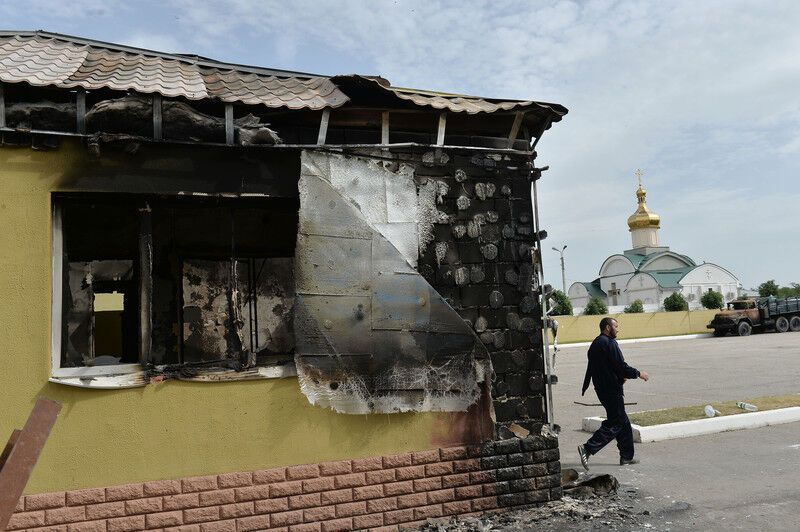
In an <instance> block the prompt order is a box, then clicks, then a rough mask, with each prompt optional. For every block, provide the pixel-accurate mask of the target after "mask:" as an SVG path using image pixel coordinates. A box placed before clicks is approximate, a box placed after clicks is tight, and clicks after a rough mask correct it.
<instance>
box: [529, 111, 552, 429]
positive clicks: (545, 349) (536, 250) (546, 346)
mask: <svg viewBox="0 0 800 532" xmlns="http://www.w3.org/2000/svg"><path fill="white" fill-rule="evenodd" d="M550 121H551V119H550V118H548V119H547V120H546V121H545V123H544V125H543V126H542V130H541V132H540V133H539V136H538V137H536V139H535V140H534V141H533V142H532V143H531V198H532V199H533V223H534V227H533V238H534V247H533V249H532V250H531V262H532V264H533V268H534V270H535V272H536V273H538V275H537V276H536V277H538V282H537V283H536V284H535V285H534V286H533V287H532V288H533V290H534V291H536V292H537V293H538V297H539V303H540V308H541V310H542V333H541V337H540V340H541V342H542V353H543V357H544V372H545V399H546V401H547V424H548V426H549V427H550V430H551V431H552V432H555V423H554V419H555V416H554V415H553V389H552V385H553V381H554V380H555V379H553V374H552V361H551V360H550V343H549V342H548V340H547V315H548V314H549V313H550V310H548V304H547V296H548V294H547V293H545V283H544V268H543V267H542V236H543V234H544V233H543V232H542V229H541V226H540V225H539V195H538V189H537V187H536V183H537V181H538V179H539V177H540V176H541V172H542V171H543V170H546V169H547V168H546V167H545V168H541V169H537V168H536V167H535V164H534V162H535V160H536V151H535V149H536V144H538V143H539V139H541V138H542V134H544V132H545V130H546V129H547V127H548V126H549V125H550Z"/></svg>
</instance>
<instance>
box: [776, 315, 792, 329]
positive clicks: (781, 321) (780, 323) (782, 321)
mask: <svg viewBox="0 0 800 532" xmlns="http://www.w3.org/2000/svg"><path fill="white" fill-rule="evenodd" d="M788 330H789V320H787V319H786V316H781V317H780V318H778V319H777V320H775V332H780V333H784V332H786V331H788Z"/></svg>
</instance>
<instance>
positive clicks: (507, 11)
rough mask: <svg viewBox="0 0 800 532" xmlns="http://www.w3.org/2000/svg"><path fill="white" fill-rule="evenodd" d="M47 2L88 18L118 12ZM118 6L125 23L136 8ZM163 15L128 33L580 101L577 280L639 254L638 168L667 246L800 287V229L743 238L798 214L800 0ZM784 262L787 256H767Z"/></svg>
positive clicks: (564, 235) (90, 3)
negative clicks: (634, 243)
mask: <svg viewBox="0 0 800 532" xmlns="http://www.w3.org/2000/svg"><path fill="white" fill-rule="evenodd" d="M28 4H30V2H25V5H28ZM20 5H23V4H22V3H20ZM32 5H34V7H36V6H39V7H38V8H37V9H40V11H41V10H42V9H44V8H43V7H42V6H47V8H51V7H52V9H53V11H54V12H58V13H60V16H63V17H67V16H73V17H74V16H76V15H75V13H76V12H80V11H81V10H83V11H84V12H85V11H86V10H87V9H89V10H91V9H93V8H96V7H97V6H105V5H107V4H106V3H105V2H100V0H76V1H74V2H71V3H66V4H61V3H57V2H53V1H45V0H34V1H33V3H32ZM111 5H112V6H113V7H112V9H111V11H108V13H110V15H109V16H112V15H114V13H115V11H114V10H117V11H119V10H120V9H123V8H122V7H121V5H120V4H111ZM0 6H6V3H3V4H0ZM75 6H78V7H77V8H76V7H75ZM151 6H156V4H155V3H152V4H151ZM136 7H137V8H138V9H139V10H141V11H146V9H145V8H144V7H142V6H141V5H138V4H137V6H136ZM2 9H5V7H0V13H2V12H3V11H2ZM98 9H99V8H98ZM130 9H134V8H130ZM158 12H159V13H161V14H162V16H161V19H168V20H169V24H166V25H162V26H160V27H150V26H151V25H156V26H157V24H155V22H157V20H156V21H154V20H153V19H152V18H150V17H144V18H142V19H141V20H140V21H139V22H138V23H136V24H138V25H134V26H132V25H131V24H134V23H132V22H129V21H128V20H125V19H124V18H123V19H120V17H119V16H117V24H118V25H119V26H122V27H123V28H124V29H123V30H119V29H118V31H117V34H121V35H129V36H130V37H129V38H128V42H132V43H136V44H138V45H142V46H147V47H156V48H168V49H177V48H178V44H180V45H182V46H180V51H181V52H190V51H193V52H195V53H198V54H201V55H207V56H210V57H221V58H225V59H227V60H231V61H237V62H250V63H257V64H261V65H264V66H272V67H279V68H289V69H297V70H305V71H321V72H330V73H350V72H359V73H368V74H382V75H384V76H385V77H387V78H388V79H390V80H391V81H392V82H394V83H395V84H397V85H403V86H412V87H413V86H417V87H421V88H426V89H440V90H447V91H451V92H465V93H471V94H480V95H486V96H492V97H510V98H525V99H527V98H535V99H540V100H545V101H555V102H559V103H563V104H564V105H566V106H567V107H568V108H569V109H570V114H569V115H567V116H566V117H565V119H564V121H563V122H561V123H558V124H556V125H555V126H554V127H553V129H552V130H551V131H549V132H548V133H547V134H546V135H545V137H544V139H543V140H542V142H541V143H540V144H539V148H538V151H539V153H540V154H541V157H540V160H539V163H540V164H549V165H550V166H551V168H552V169H551V171H550V172H548V173H546V174H545V176H544V178H543V179H542V181H541V191H542V207H543V220H544V224H545V225H546V228H547V229H548V231H549V234H550V236H551V239H552V240H553V241H555V243H560V242H563V243H567V244H568V245H569V248H568V259H567V274H568V276H569V277H571V278H575V279H581V280H590V279H592V278H593V277H594V276H595V275H596V273H597V269H598V268H599V265H600V263H601V262H602V260H603V259H604V258H605V257H606V256H608V255H609V254H611V253H613V252H617V251H620V250H621V249H625V248H627V247H629V245H630V237H629V234H628V232H627V227H626V225H625V221H626V219H627V216H628V215H629V214H630V213H631V212H632V211H633V209H634V208H635V198H634V195H633V192H634V189H635V178H634V177H633V171H634V170H635V169H636V168H637V167H642V168H644V169H645V171H646V175H645V181H646V185H647V187H648V190H649V193H650V194H649V199H650V203H651V204H652V205H653V206H654V208H656V210H657V211H658V212H660V213H661V214H662V219H663V227H664V229H663V230H662V239H663V241H664V242H665V243H666V244H668V245H670V246H672V247H674V248H676V249H677V250H679V251H681V250H683V251H686V252H687V253H688V252H689V250H697V253H699V254H700V255H702V257H701V258H704V259H706V260H714V261H716V262H719V263H720V264H721V265H723V266H725V267H728V268H729V269H731V270H732V271H733V272H735V273H739V274H740V275H741V276H742V278H743V279H742V280H743V281H744V282H745V284H747V285H752V284H758V283H759V282H761V281H762V280H764V279H767V278H772V277H775V278H777V279H778V280H779V281H781V282H783V283H788V282H790V281H793V280H794V281H796V280H797V278H796V277H795V275H796V273H795V272H796V270H795V268H794V267H793V266H792V264H795V263H797V262H798V260H800V249H798V248H800V246H797V245H795V244H793V241H792V240H787V233H786V232H785V231H781V230H780V229H779V228H774V229H773V230H770V231H765V230H764V227H763V226H762V225H761V224H759V223H752V222H750V223H742V224H735V225H736V229H735V230H734V229H731V227H730V224H734V222H735V220H739V219H742V218H744V216H743V214H742V209H743V208H744V207H745V205H749V204H757V205H759V208H761V209H765V210H767V211H769V210H770V209H772V208H774V207H780V208H781V209H789V210H790V211H791V206H790V205H789V204H787V198H788V197H791V196H792V194H793V193H794V191H795V190H797V189H798V187H797V185H796V184H795V174H796V172H797V171H796V169H797V167H798V164H799V163H800V140H798V137H797V131H798V130H800V91H797V87H798V86H800V69H798V68H797V59H796V58H797V54H798V50H800V33H798V32H797V31H796V27H797V23H798V21H800V4H797V3H796V2H792V1H789V0H776V1H773V2H770V3H767V4H765V3H763V2H757V1H755V0H751V1H744V0H705V1H703V2H697V1H696V0H673V1H670V2H653V1H651V0H626V1H614V0H600V1H558V0H554V1H543V0H537V1H512V0H498V1H489V0H472V1H443V0H412V1H405V0H404V1H391V0H374V1H364V2H361V1H355V0H338V1H333V0H296V1H293V2H287V1H279V0H228V1H222V0H208V1H203V2H195V1H190V0H167V1H166V2H165V3H164V4H158ZM112 18H113V16H112ZM736 197H738V198H739V201H738V202H737V201H736ZM697 198H702V200H698V199H697ZM707 202H712V206H713V207H712V208H709V207H708V205H707ZM721 219H724V220H725V221H726V224H728V225H723V224H720V223H719V220H721ZM781 223H783V224H789V225H791V224H790V221H788V220H785V219H783V220H782V222H781ZM792 227H796V226H792ZM698 228H702V231H701V230H698ZM732 234H735V237H732V236H731V235H732ZM774 249H782V250H784V253H785V254H784V257H785V258H784V260H782V261H763V260H761V259H760V258H759V257H764V256H768V255H769V254H770V253H772V252H773V250H774ZM693 252H694V251H693ZM553 255H554V256H553V257H549V258H548V259H547V261H546V263H545V266H546V271H548V272H551V273H555V272H557V271H558V269H559V266H558V263H557V256H555V254H553ZM719 257H722V258H724V259H725V261H723V260H722V259H721V258H719ZM548 275H549V274H548ZM555 277H557V275H555V276H554V277H553V278H555Z"/></svg>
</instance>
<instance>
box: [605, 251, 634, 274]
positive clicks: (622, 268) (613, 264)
mask: <svg viewBox="0 0 800 532" xmlns="http://www.w3.org/2000/svg"><path fill="white" fill-rule="evenodd" d="M633 272H634V269H633V264H631V261H629V260H628V259H627V258H626V257H625V256H624V255H612V256H610V257H609V258H607V259H606V261H605V262H604V263H603V265H602V266H601V267H600V277H607V276H611V275H620V274H623V273H630V274H633Z"/></svg>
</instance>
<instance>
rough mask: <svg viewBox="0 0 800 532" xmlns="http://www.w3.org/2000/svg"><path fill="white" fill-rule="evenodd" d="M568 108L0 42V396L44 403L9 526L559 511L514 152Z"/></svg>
mask: <svg viewBox="0 0 800 532" xmlns="http://www.w3.org/2000/svg"><path fill="white" fill-rule="evenodd" d="M566 112H567V110H566V109H565V108H564V107H562V106H561V105H558V104H551V103H541V102H535V101H510V100H498V99H488V98H478V97H472V96H463V95H455V94H443V93H435V92H429V91H423V90H413V89H403V88H397V87H393V86H392V85H391V84H390V83H389V82H388V81H387V80H385V79H382V78H380V77H370V76H357V75H350V76H334V77H325V76H318V75H311V74H305V73H300V72H287V71H281V70H274V69H268V68H259V67H250V66H242V65H232V64H225V63H220V62H217V61H212V60H209V59H205V58H200V57H196V56H184V55H175V54H164V53H157V52H152V51H148V50H141V49H134V48H129V47H124V46H118V45H113V44H109V43H101V42H95V41H89V40H86V39H80V38H74V37H68V36H63V35H57V34H50V33H44V32H29V33H26V32H0V135H2V136H1V137H0V139H1V140H2V144H0V183H2V185H1V186H2V187H3V192H4V194H3V199H2V202H3V203H2V205H1V206H0V207H1V208H2V210H1V211H0V212H2V217H3V221H4V226H5V227H6V238H7V241H6V243H5V247H4V252H5V259H4V265H3V268H2V274H0V275H1V278H2V280H3V284H4V286H5V288H6V292H7V294H8V296H9V297H8V298H7V305H6V309H5V311H4V312H5V313H4V317H3V323H4V324H5V325H6V327H5V330H6V335H7V338H6V345H7V346H9V349H12V350H14V353H13V355H10V357H11V360H9V361H8V364H7V371H5V372H4V373H3V376H2V377H0V381H2V382H3V387H4V389H6V390H9V394H8V395H9V397H11V398H12V404H14V405H16V406H15V408H17V409H18V410H20V414H19V415H20V416H21V415H23V413H22V412H23V410H25V408H26V407H27V406H28V405H29V403H30V402H31V401H32V400H33V398H35V397H36V396H37V395H46V396H48V397H52V398H54V399H57V400H59V401H60V402H62V404H65V405H66V409H65V410H66V413H64V414H62V416H61V419H60V420H59V423H58V424H57V425H56V428H55V429H54V432H53V435H52V436H51V438H50V441H49V443H48V445H47V447H46V449H45V452H44V454H43V455H42V458H41V460H40V462H39V463H40V465H39V466H38V468H37V470H36V472H35V474H34V476H33V477H32V479H31V482H30V483H29V485H28V493H29V495H27V496H26V497H25V498H24V499H23V501H22V502H21V503H20V504H19V505H18V506H17V513H16V514H15V515H14V517H13V518H12V520H11V524H10V527H11V529H36V528H37V527H39V526H49V525H62V524H65V523H68V522H76V523H79V522H80V523H83V522H89V523H95V524H98V526H101V525H102V526H103V527H108V529H109V530H111V529H112V528H113V526H116V525H115V523H122V522H123V521H120V520H127V521H124V522H126V523H131V526H133V527H134V528H129V529H131V530H133V529H137V528H135V527H138V526H140V525H141V526H142V527H144V526H147V527H148V528H153V527H155V528H165V527H168V526H179V525H184V524H193V523H201V522H217V521H225V522H228V523H229V524H230V523H232V524H233V526H236V527H238V529H239V530H256V529H266V528H270V527H272V528H281V527H288V526H293V525H300V524H306V525H309V527H311V528H313V527H315V526H316V527H319V526H320V525H319V523H327V525H326V526H328V527H334V526H339V527H341V528H343V529H358V528H373V527H382V526H391V527H397V526H409V525H410V524H413V523H415V522H418V521H420V520H422V519H425V518H427V517H435V516H442V515H448V514H455V513H465V512H475V511H484V510H494V509H499V508H504V507H511V506H518V505H524V504H531V503H535V502H541V501H546V500H550V499H552V498H558V497H559V496H560V488H559V487H558V486H559V480H558V478H559V477H558V472H559V470H560V468H559V462H558V446H557V440H556V438H555V437H554V434H553V430H552V429H553V422H552V414H553V412H552V408H551V406H550V401H549V389H550V386H551V384H552V383H553V382H554V377H553V376H552V375H550V372H549V363H548V356H547V353H546V352H545V348H546V344H545V343H544V342H543V337H542V326H543V324H544V323H545V320H546V305H547V302H546V299H547V289H546V288H545V286H544V284H543V274H542V267H541V254H540V252H541V239H542V238H544V236H545V234H546V233H545V232H544V231H543V230H542V227H541V225H540V221H539V219H538V211H537V209H536V208H535V207H536V205H535V199H536V182H537V180H538V179H539V178H540V177H541V175H542V172H543V170H545V168H538V167H537V166H536V151H535V148H536V145H537V143H538V141H539V139H541V137H542V135H543V134H544V132H545V131H546V130H547V129H548V128H549V127H550V126H551V125H552V124H553V123H555V122H557V121H559V120H560V119H561V117H562V116H563V115H564V114H566ZM532 198H534V201H532ZM543 307H544V308H543ZM48 353H49V356H48ZM312 405H313V406H312ZM15 416H16V414H15ZM15 416H10V417H14V418H15V419H16V417H15ZM15 419H9V421H8V423H9V425H8V426H6V425H2V428H3V429H8V430H10V427H11V426H12V425H11V424H12V423H13V422H14V421H15ZM120 486H122V488H121V487H120ZM126 486H127V488H125V487H126ZM123 488H125V489H123ZM123 493H124V494H125V495H122V494H123ZM53 494H55V495H53ZM59 494H60V495H59ZM87 494H91V496H90V495H87ZM198 494H199V495H198ZM71 500H72V501H73V502H74V501H82V502H74V504H73V503H70V501H71ZM145 500H146V501H148V505H149V506H147V508H148V509H146V510H139V511H131V510H130V509H129V507H140V508H144V506H143V504H144V503H142V501H145ZM41 501H49V502H45V503H42V502H41ZM120 501H121V502H120ZM176 501H183V502H176ZM137 505H138V506H137ZM113 508H116V510H114V509H113ZM104 509H109V510H108V512H106V511H105V510H104Z"/></svg>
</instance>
